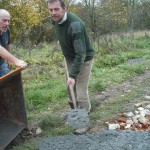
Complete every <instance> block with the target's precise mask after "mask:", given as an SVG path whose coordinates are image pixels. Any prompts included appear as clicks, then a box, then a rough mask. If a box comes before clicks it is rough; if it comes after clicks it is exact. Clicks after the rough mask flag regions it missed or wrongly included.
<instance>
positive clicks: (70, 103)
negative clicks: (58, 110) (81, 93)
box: [68, 102, 78, 109]
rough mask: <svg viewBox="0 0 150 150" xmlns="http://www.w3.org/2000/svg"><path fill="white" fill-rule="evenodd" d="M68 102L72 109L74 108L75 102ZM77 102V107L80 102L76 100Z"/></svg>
mask: <svg viewBox="0 0 150 150" xmlns="http://www.w3.org/2000/svg"><path fill="white" fill-rule="evenodd" d="M68 103H69V105H70V108H71V109H74V105H73V103H72V102H68ZM76 104H77V108H78V102H76Z"/></svg>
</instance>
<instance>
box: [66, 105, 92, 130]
mask: <svg viewBox="0 0 150 150" xmlns="http://www.w3.org/2000/svg"><path fill="white" fill-rule="evenodd" d="M67 122H68V123H69V125H70V126H71V127H72V128H74V129H79V128H84V127H87V126H88V124H89V116H88V112H87V111H86V110H85V109H78V108H77V109H72V110H71V111H70V112H68V113H67Z"/></svg>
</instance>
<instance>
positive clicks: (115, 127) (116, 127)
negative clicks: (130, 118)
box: [108, 124, 120, 130]
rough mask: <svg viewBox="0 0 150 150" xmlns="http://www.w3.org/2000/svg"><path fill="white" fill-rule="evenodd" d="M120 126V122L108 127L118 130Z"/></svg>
mask: <svg viewBox="0 0 150 150" xmlns="http://www.w3.org/2000/svg"><path fill="white" fill-rule="evenodd" d="M118 128H120V125H119V124H109V125H108V129H109V130H116V129H118Z"/></svg>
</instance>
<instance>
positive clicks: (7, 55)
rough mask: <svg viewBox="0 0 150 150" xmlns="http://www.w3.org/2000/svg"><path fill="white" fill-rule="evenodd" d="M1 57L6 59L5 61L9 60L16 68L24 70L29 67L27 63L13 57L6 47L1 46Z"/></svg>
mask: <svg viewBox="0 0 150 150" xmlns="http://www.w3.org/2000/svg"><path fill="white" fill-rule="evenodd" d="M0 56H1V57H2V58H4V59H5V60H7V61H8V62H11V63H13V64H15V65H16V66H20V67H22V68H25V67H27V63H26V62H24V61H23V60H20V59H18V58H16V57H15V56H13V55H12V54H10V53H9V52H8V51H7V50H6V49H5V48H4V47H2V46H1V45H0Z"/></svg>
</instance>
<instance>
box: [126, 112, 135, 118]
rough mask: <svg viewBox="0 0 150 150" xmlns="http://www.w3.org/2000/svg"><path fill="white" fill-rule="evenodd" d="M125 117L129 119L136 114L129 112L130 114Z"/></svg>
mask: <svg viewBox="0 0 150 150" xmlns="http://www.w3.org/2000/svg"><path fill="white" fill-rule="evenodd" d="M125 116H126V117H128V118H129V117H133V116H134V114H133V112H128V113H125Z"/></svg>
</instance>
